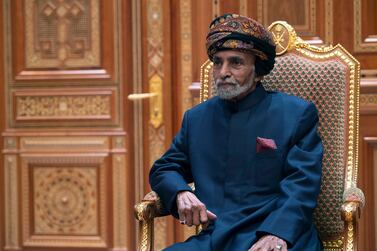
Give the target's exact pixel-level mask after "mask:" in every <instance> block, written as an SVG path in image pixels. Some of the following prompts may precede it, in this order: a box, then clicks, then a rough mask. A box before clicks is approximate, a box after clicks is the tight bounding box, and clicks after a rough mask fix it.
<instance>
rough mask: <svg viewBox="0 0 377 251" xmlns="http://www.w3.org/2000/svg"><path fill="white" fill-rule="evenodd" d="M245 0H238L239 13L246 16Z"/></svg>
mask: <svg viewBox="0 0 377 251" xmlns="http://www.w3.org/2000/svg"><path fill="white" fill-rule="evenodd" d="M247 6H248V4H247V0H240V14H241V15H243V16H248V14H247V10H248V9H247Z"/></svg>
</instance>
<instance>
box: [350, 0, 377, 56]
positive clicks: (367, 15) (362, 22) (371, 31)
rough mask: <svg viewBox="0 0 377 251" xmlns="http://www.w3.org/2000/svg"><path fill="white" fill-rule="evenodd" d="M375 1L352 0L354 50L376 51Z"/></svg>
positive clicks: (376, 5) (376, 4)
mask: <svg viewBox="0 0 377 251" xmlns="http://www.w3.org/2000/svg"><path fill="white" fill-rule="evenodd" d="M376 11H377V3H376V1H373V0H355V1H354V15H355V17H354V20H355V21H354V26H355V30H354V48H355V52H377V19H376Z"/></svg>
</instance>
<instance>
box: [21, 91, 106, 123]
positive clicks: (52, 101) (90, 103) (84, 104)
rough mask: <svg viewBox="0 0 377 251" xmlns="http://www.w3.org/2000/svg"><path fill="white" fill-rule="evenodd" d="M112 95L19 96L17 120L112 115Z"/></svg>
mask: <svg viewBox="0 0 377 251" xmlns="http://www.w3.org/2000/svg"><path fill="white" fill-rule="evenodd" d="M110 108H111V107H110V96H103V95H92V96H89V95H87V96H67V95H64V96H55V97H46V96H19V97H17V117H16V118H17V120H25V119H26V120H29V119H41V118H44V119H48V118H50V119H57V118H59V117H60V118H61V117H64V118H67V117H68V118H76V117H79V118H93V117H95V116H100V117H102V118H104V117H105V118H109V117H110Z"/></svg>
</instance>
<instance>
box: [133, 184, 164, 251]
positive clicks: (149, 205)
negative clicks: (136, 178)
mask: <svg viewBox="0 0 377 251" xmlns="http://www.w3.org/2000/svg"><path fill="white" fill-rule="evenodd" d="M167 214H168V213H167V212H166V211H165V210H164V209H163V207H162V204H161V201H160V197H158V195H157V193H155V192H154V191H152V192H150V193H148V194H147V195H145V196H144V199H143V200H142V201H141V202H140V203H138V204H136V205H135V217H136V219H137V220H138V221H139V243H138V247H137V250H138V251H153V241H154V218H156V217H160V216H165V215H167Z"/></svg>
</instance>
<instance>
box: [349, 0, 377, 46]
mask: <svg viewBox="0 0 377 251" xmlns="http://www.w3.org/2000/svg"><path fill="white" fill-rule="evenodd" d="M361 4H362V0H354V1H353V11H354V12H353V13H354V29H353V30H354V38H353V42H354V44H353V45H354V50H355V52H377V39H375V38H374V39H373V40H374V41H371V42H367V41H365V40H364V41H363V37H362V29H363V27H362V26H363V25H362V13H361V12H362V9H361ZM371 35H373V37H375V36H377V34H371Z"/></svg>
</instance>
